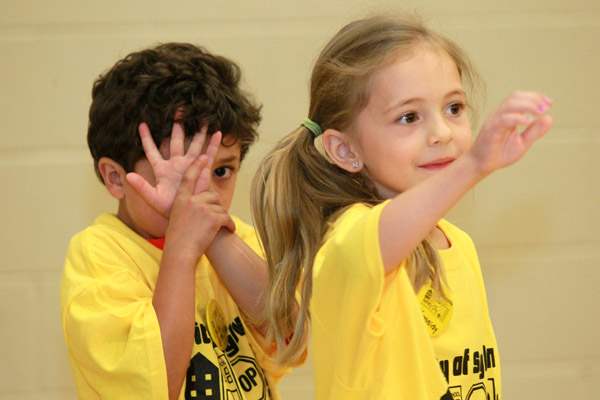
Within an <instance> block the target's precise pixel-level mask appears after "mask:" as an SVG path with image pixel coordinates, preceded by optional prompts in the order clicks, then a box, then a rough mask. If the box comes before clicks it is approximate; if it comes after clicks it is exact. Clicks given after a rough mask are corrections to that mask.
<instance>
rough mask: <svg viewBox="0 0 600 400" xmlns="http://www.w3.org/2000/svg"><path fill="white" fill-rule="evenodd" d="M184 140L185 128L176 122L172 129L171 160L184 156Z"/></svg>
mask: <svg viewBox="0 0 600 400" xmlns="http://www.w3.org/2000/svg"><path fill="white" fill-rule="evenodd" d="M184 138H185V134H184V132H183V127H182V126H181V124H179V123H177V122H175V123H174V124H173V128H171V141H170V147H169V158H172V157H175V156H182V155H183V154H184Z"/></svg>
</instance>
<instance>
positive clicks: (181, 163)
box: [127, 123, 218, 217]
mask: <svg viewBox="0 0 600 400" xmlns="http://www.w3.org/2000/svg"><path fill="white" fill-rule="evenodd" d="M206 129H207V127H206V126H204V127H202V129H201V131H200V132H197V133H196V134H195V135H194V138H193V139H192V142H191V143H190V146H189V148H188V150H187V152H185V143H184V141H185V135H184V133H183V128H182V127H181V125H180V124H178V123H175V124H173V129H172V131H171V138H170V143H169V158H167V159H165V158H163V156H162V155H161V153H160V151H159V150H158V148H157V147H156V144H155V143H154V140H153V139H152V135H151V133H150V129H149V128H148V125H147V124H146V123H141V124H140V126H139V133H140V138H141V140H142V146H143V147H144V152H145V153H146V158H147V159H148V162H149V163H150V166H151V167H152V171H153V172H154V176H155V179H156V186H152V185H151V184H150V183H149V182H148V181H146V179H144V177H143V176H141V175H140V174H138V173H135V172H130V173H128V174H127V182H129V184H130V185H131V186H132V187H133V188H134V189H135V190H136V191H137V192H138V193H139V194H140V196H141V197H142V198H143V199H144V200H145V201H146V202H147V203H148V204H149V205H150V206H151V207H152V208H154V209H155V210H156V211H158V212H159V213H160V214H161V215H163V216H164V217H168V216H169V213H170V211H171V207H172V205H173V201H174V200H175V195H176V194H177V189H178V187H179V184H180V183H181V180H182V179H183V176H184V174H185V172H186V171H187V170H188V169H189V167H190V166H191V165H192V163H193V162H194V161H195V160H196V159H198V157H199V156H200V153H201V152H202V146H203V145H204V142H205V140H206ZM217 148H218V146H217ZM213 150H215V149H213ZM207 151H208V149H207ZM214 152H215V153H216V151H214ZM207 155H208V156H209V157H211V156H212V157H213V158H214V154H211V155H209V154H207ZM208 161H211V160H210V159H209V160H208Z"/></svg>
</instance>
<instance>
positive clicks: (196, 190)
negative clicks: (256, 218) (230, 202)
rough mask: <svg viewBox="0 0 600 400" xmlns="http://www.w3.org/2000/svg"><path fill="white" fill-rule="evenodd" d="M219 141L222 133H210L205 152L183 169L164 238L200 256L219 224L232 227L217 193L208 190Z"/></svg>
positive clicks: (219, 226)
mask: <svg viewBox="0 0 600 400" xmlns="http://www.w3.org/2000/svg"><path fill="white" fill-rule="evenodd" d="M220 143H221V133H220V132H217V133H215V134H213V135H212V137H211V139H210V143H209V145H208V148H207V150H206V153H205V154H202V155H201V156H200V157H199V158H198V159H197V160H195V161H194V162H193V163H192V164H191V165H190V166H189V168H188V169H187V170H186V171H185V174H184V176H183V179H182V181H181V185H180V186H179V189H178V190H177V194H176V196H175V201H174V202H173V207H172V209H171V214H170V217H169V226H168V228H167V232H166V238H167V241H168V242H170V243H174V242H177V243H178V249H179V251H184V252H188V251H189V253H188V254H196V255H197V256H199V255H200V254H202V253H203V252H204V250H205V249H206V248H207V247H208V246H209V245H210V243H211V242H212V240H213V239H214V237H215V235H216V234H217V232H218V231H219V229H221V227H225V228H227V229H229V230H230V231H232V232H233V231H235V224H234V222H233V220H232V219H231V217H230V216H229V214H228V212H227V210H226V209H225V208H223V206H222V205H221V200H220V198H219V195H218V194H217V193H215V192H214V191H212V190H210V173H211V170H212V164H213V161H214V156H215V154H216V152H217V149H218V148H219V144H220Z"/></svg>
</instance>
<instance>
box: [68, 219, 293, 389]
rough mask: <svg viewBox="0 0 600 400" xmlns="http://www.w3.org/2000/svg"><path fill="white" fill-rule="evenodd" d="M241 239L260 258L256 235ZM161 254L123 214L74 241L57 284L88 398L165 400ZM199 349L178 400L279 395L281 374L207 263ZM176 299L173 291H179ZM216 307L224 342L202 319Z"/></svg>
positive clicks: (247, 231)
mask: <svg viewBox="0 0 600 400" xmlns="http://www.w3.org/2000/svg"><path fill="white" fill-rule="evenodd" d="M235 222H236V233H237V234H238V235H239V236H240V237H241V238H242V239H243V240H244V241H245V242H246V243H247V244H248V245H249V246H250V247H252V248H253V249H254V250H255V251H256V252H257V253H259V254H261V252H260V246H259V244H258V241H257V239H256V235H255V234H254V230H253V229H252V228H251V227H249V226H248V225H246V224H244V223H243V222H241V221H240V220H237V219H236V220H235ZM161 255H162V251H161V250H160V249H158V248H156V247H154V246H153V245H152V244H151V243H149V242H148V241H147V240H145V239H144V238H142V237H140V236H139V235H137V234H136V233H135V232H133V231H132V230H131V229H129V228H128V227H127V226H126V225H125V224H123V223H122V222H121V221H120V220H119V219H118V218H117V217H115V216H113V215H110V214H103V215H101V216H99V217H98V218H97V219H96V220H95V221H94V223H93V224H92V225H91V226H90V227H88V228H87V229H85V230H84V231H82V232H80V233H78V234H77V235H75V236H74V237H73V239H72V240H71V243H70V246H69V250H68V253H67V258H66V262H65V270H64V275H63V281H62V287H61V304H62V326H63V333H64V336H65V341H66V344H67V348H68V352H69V359H70V362H71V366H72V369H73V372H74V375H75V383H76V386H77V392H78V395H79V397H80V398H82V399H100V398H102V399H166V398H168V391H167V374H166V367H165V361H164V355H163V348H162V341H161V335H160V327H159V325H158V320H157V317H156V313H155V311H154V307H153V306H152V295H153V292H154V288H155V284H156V279H157V276H158V269H159V264H160V259H161ZM195 279H196V316H195V337H194V339H195V340H194V347H193V350H192V353H191V354H190V356H191V357H190V366H189V368H188V371H187V376H186V380H185V382H184V384H183V386H182V390H181V392H180V396H179V398H180V399H191V398H202V399H240V400H250V399H277V398H278V397H279V396H278V394H277V391H276V390H275V389H276V388H275V383H276V381H277V380H278V379H279V378H280V377H281V376H282V375H283V373H284V372H285V371H284V370H282V369H281V368H279V367H278V366H277V365H276V364H275V363H274V362H273V361H272V359H271V358H270V357H269V354H267V353H266V352H265V351H264V350H263V348H262V347H261V346H260V345H259V343H258V342H257V339H258V338H256V339H255V337H254V336H253V332H252V331H251V330H250V329H249V327H248V326H246V325H245V324H244V321H243V319H242V317H241V315H240V312H239V310H238V308H237V306H236V304H235V302H234V301H233V299H232V298H231V297H230V295H229V293H228V292H227V290H226V289H225V287H224V286H223V285H222V284H221V282H220V281H219V278H218V276H217V274H216V273H215V272H214V270H213V269H212V266H211V265H210V263H209V262H208V260H207V259H206V257H204V256H203V257H202V258H201V259H200V261H199V264H198V266H197V269H196V277H195ZM174 295H176V294H174ZM209 302H212V305H211V306H214V305H215V304H216V305H218V307H217V308H220V310H221V311H222V315H223V317H224V322H225V324H224V325H223V327H225V328H226V329H227V338H226V342H227V345H226V347H225V346H223V347H224V349H221V348H219V347H218V346H217V345H216V344H215V343H218V340H213V339H212V337H211V333H210V331H209V329H208V326H207V321H206V308H207V305H208V304H209Z"/></svg>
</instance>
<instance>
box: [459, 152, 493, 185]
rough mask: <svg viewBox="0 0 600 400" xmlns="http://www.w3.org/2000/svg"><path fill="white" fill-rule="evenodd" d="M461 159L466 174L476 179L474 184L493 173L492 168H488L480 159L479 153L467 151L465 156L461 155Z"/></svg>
mask: <svg viewBox="0 0 600 400" xmlns="http://www.w3.org/2000/svg"><path fill="white" fill-rule="evenodd" d="M461 161H462V170H463V171H464V173H465V174H466V176H468V177H470V178H471V179H472V180H473V181H474V182H473V183H474V184H475V183H477V182H479V181H480V180H482V179H483V178H485V177H486V176H488V175H489V174H491V173H492V170H490V169H489V168H486V166H485V165H484V163H482V162H481V161H480V160H479V159H478V157H477V155H475V154H473V152H471V151H469V152H467V153H466V154H465V155H464V156H463V157H461Z"/></svg>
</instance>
